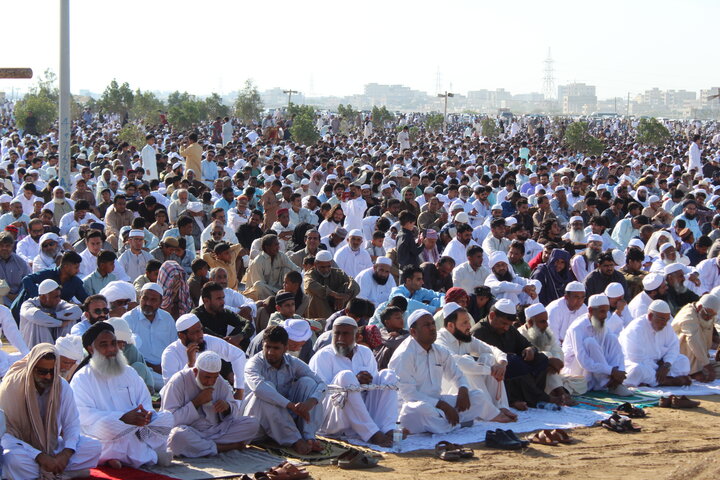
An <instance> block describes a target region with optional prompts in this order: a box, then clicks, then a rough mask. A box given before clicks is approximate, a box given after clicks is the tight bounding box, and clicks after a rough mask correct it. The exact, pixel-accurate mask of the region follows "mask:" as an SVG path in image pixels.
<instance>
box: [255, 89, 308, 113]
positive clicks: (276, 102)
mask: <svg viewBox="0 0 720 480" xmlns="http://www.w3.org/2000/svg"><path fill="white" fill-rule="evenodd" d="M260 98H262V101H263V105H265V108H278V107H287V104H288V94H287V93H283V89H282V88H277V87H276V88H271V89H270V90H265V91H264V92H260ZM292 102H293V103H295V104H304V103H305V95H303V93H302V92H300V93H293V95H292Z"/></svg>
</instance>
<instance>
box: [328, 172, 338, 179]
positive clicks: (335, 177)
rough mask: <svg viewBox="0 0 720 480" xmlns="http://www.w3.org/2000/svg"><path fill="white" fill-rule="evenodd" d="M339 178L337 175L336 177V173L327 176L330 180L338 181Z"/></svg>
mask: <svg viewBox="0 0 720 480" xmlns="http://www.w3.org/2000/svg"><path fill="white" fill-rule="evenodd" d="M337 178H338V177H337V175H335V174H334V173H331V174H330V175H328V176H327V179H328V180H337Z"/></svg>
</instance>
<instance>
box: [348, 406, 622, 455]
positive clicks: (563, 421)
mask: <svg viewBox="0 0 720 480" xmlns="http://www.w3.org/2000/svg"><path fill="white" fill-rule="evenodd" d="M513 411H514V412H515V413H517V414H518V421H517V422H514V423H495V422H475V425H473V426H472V427H469V428H459V427H458V428H456V429H455V430H453V431H452V432H450V433H446V434H442V435H436V434H430V433H422V434H418V435H408V437H407V438H406V439H405V440H403V441H402V442H401V443H400V448H399V449H393V448H382V447H378V446H377V445H371V444H368V443H364V442H362V441H361V440H358V439H349V438H343V440H344V441H346V442H348V443H352V444H354V445H362V446H365V447H368V448H371V449H373V450H377V451H380V452H397V453H401V452H412V451H414V450H432V449H434V448H435V444H437V443H438V442H439V441H441V440H446V441H448V442H452V443H458V444H461V445H464V444H467V443H478V442H484V441H485V432H487V431H488V430H495V429H497V428H502V429H503V430H508V429H509V430H512V431H514V432H516V433H522V432H532V431H535V430H541V429H544V428H550V429H553V428H576V427H587V426H590V425H592V424H594V423H595V422H596V421H598V420H603V419H605V418H607V416H608V414H607V413H605V412H598V411H594V410H586V409H583V408H573V407H563V408H562V410H560V411H555V412H553V411H550V410H539V409H536V408H531V409H529V410H527V411H525V412H518V411H516V410H513Z"/></svg>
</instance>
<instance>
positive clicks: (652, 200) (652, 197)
mask: <svg viewBox="0 0 720 480" xmlns="http://www.w3.org/2000/svg"><path fill="white" fill-rule="evenodd" d="M647 201H648V203H655V202H659V201H660V197H658V196H657V195H650V198H648V199H647Z"/></svg>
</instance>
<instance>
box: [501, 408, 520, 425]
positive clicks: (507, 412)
mask: <svg viewBox="0 0 720 480" xmlns="http://www.w3.org/2000/svg"><path fill="white" fill-rule="evenodd" d="M500 411H501V412H502V413H504V414H505V416H506V417H510V418H511V419H512V421H513V422H517V419H518V416H517V414H516V413H515V412H513V411H511V410H508V409H507V408H501V409H500Z"/></svg>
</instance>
